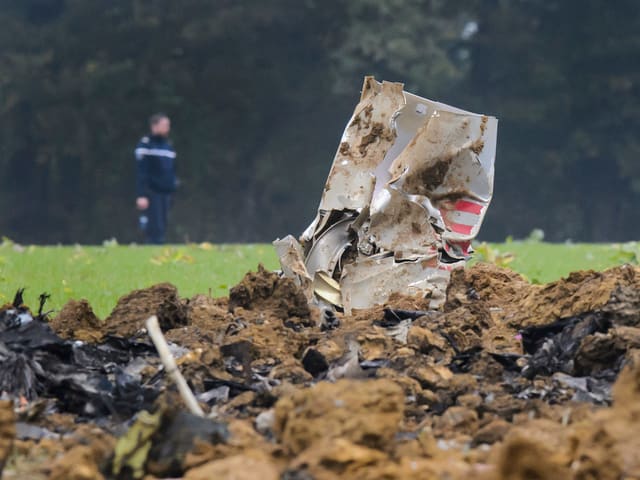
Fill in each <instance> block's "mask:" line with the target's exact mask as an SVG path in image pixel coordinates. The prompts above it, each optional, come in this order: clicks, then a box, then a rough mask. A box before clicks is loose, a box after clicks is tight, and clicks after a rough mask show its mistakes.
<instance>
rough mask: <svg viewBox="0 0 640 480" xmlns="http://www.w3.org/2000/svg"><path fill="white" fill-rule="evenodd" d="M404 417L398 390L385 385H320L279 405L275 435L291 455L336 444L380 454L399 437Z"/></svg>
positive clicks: (346, 382)
mask: <svg viewBox="0 0 640 480" xmlns="http://www.w3.org/2000/svg"><path fill="white" fill-rule="evenodd" d="M403 411H404V395H403V394H402V389H401V388H400V387H399V386H398V385H396V384H395V383H393V382H391V381H389V380H385V379H380V380H371V381H368V382H358V381H349V380H340V381H338V382H336V383H334V384H332V383H326V382H322V383H319V384H317V385H315V386H313V387H312V388H310V389H306V390H298V391H296V392H293V394H292V395H289V396H286V397H284V398H281V399H280V400H279V401H278V403H277V404H276V406H275V434H276V437H277V438H278V440H279V441H280V442H281V443H282V445H283V447H284V448H285V449H286V450H287V451H288V452H290V453H292V454H294V455H295V454H299V453H300V452H302V451H304V450H306V449H312V450H313V448H314V445H315V444H316V443H317V442H320V441H331V440H333V439H336V438H343V439H346V440H349V441H350V442H352V443H355V444H357V445H362V446H365V447H370V448H377V449H385V448H387V447H388V446H389V445H390V444H391V443H392V441H393V438H394V436H395V434H396V433H397V431H398V428H399V425H400V421H401V420H402V416H403ZM372 417H373V418H375V419H376V421H375V422H372V421H371V418H372Z"/></svg>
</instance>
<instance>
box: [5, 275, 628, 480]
mask: <svg viewBox="0 0 640 480" xmlns="http://www.w3.org/2000/svg"><path fill="white" fill-rule="evenodd" d="M638 273H639V270H638V269H637V268H634V267H630V266H624V267H619V268H614V269H611V270H608V271H606V272H578V273H575V274H572V275H570V276H569V277H568V278H566V279H562V280H559V281H557V282H553V283H550V284H548V285H531V284H529V283H528V282H527V281H525V280H524V279H523V278H522V277H521V276H519V275H517V274H515V273H513V272H510V271H508V270H503V269H499V268H497V267H495V266H492V265H486V264H478V265H475V266H473V267H472V268H469V269H467V270H456V271H454V272H453V275H452V279H451V283H450V285H449V288H448V292H447V301H446V304H445V306H444V308H443V310H442V311H438V312H426V311H424V310H425V309H426V307H427V305H428V300H425V299H420V298H415V297H402V296H395V297H394V298H392V299H391V300H390V301H389V302H388V303H387V305H383V306H380V307H376V308H373V309H370V310H363V311H356V312H354V313H353V315H350V316H345V315H342V314H341V313H336V315H335V316H333V317H332V316H330V315H329V316H326V315H324V316H323V314H322V312H320V311H318V310H316V309H315V308H313V307H311V308H310V307H309V306H308V304H307V302H306V299H305V298H304V295H302V292H300V290H299V289H297V288H296V286H295V285H294V284H293V283H292V282H291V281H290V280H287V279H283V278H281V277H279V276H278V275H277V274H275V273H273V272H268V271H266V270H264V269H263V268H260V269H259V270H258V272H253V273H249V274H247V276H246V277H245V278H244V279H243V280H242V281H241V282H240V284H239V285H237V286H236V287H234V288H232V289H231V292H230V297H229V299H226V298H221V299H212V298H210V297H207V296H204V295H198V296H195V297H193V298H191V299H188V300H187V299H181V298H180V297H179V296H178V293H177V291H176V289H175V287H173V286H171V285H167V284H161V285H156V286H154V287H151V288H149V289H144V290H139V291H135V292H132V293H131V294H129V295H127V296H125V297H122V298H121V299H120V301H119V302H118V305H117V306H116V308H115V309H114V311H113V312H112V314H111V315H110V316H109V317H108V318H107V319H106V320H105V321H104V323H100V322H98V320H97V319H96V318H95V315H93V314H92V312H91V309H90V306H89V305H88V304H87V303H86V302H70V303H69V305H67V306H66V307H65V308H64V309H63V310H62V311H61V312H60V314H59V315H58V317H56V318H55V319H54V320H52V322H51V326H52V328H53V329H54V331H56V332H57V333H58V334H59V335H62V336H64V337H65V338H70V339H83V340H91V341H95V342H97V343H96V345H101V344H100V342H101V341H104V339H107V338H109V337H106V335H107V334H108V335H118V336H124V337H128V336H134V335H135V336H137V337H136V341H137V342H138V343H140V342H145V341H146V340H145V336H144V335H140V333H141V331H142V329H143V327H144V321H145V320H146V318H147V317H148V316H150V315H158V316H159V318H160V319H161V323H162V326H163V329H164V330H165V335H166V338H167V339H168V340H169V341H171V342H173V343H175V344H176V347H174V348H175V352H176V353H175V354H176V355H177V356H178V357H179V358H178V364H179V367H180V369H181V371H182V372H183V373H184V375H185V376H186V378H187V380H188V382H189V383H190V386H191V388H192V389H193V390H194V393H195V394H196V395H197V396H198V398H199V400H200V403H201V404H202V406H203V408H204V409H205V410H207V411H211V412H213V414H214V415H215V418H216V420H217V421H221V422H224V423H226V424H228V430H229V432H230V436H229V439H228V440H227V441H226V442H222V443H216V444H214V443H207V442H196V443H195V444H194V445H195V446H191V444H189V445H190V446H189V449H190V450H189V452H188V453H187V454H186V456H184V458H183V460H182V464H181V466H180V468H181V469H182V472H181V473H182V474H184V478H188V479H192V480H196V479H200V478H213V477H220V478H222V477H225V478H239V479H244V478H256V477H260V476H263V477H264V478H274V479H275V478H281V479H288V480H293V479H305V480H307V479H317V480H321V479H333V478H354V479H377V478H385V479H390V480H394V479H415V478H418V479H445V478H446V479H452V480H458V479H460V480H461V479H467V478H479V479H485V480H525V479H527V480H529V479H574V480H585V479H590V478H593V479H595V478H601V479H619V478H640V461H639V460H638V456H637V452H638V451H640V443H639V441H638V438H637V435H635V431H636V430H637V428H638V427H639V426H640V425H638V422H639V421H640V420H639V419H640V407H638V405H640V276H639V275H638ZM103 337H104V339H103V340H101V339H102V338H103ZM178 347H181V348H178ZM136 348H141V347H140V346H139V345H138V346H137V347H136ZM0 353H1V352H0ZM145 362H146V363H145V364H144V365H142V366H140V367H139V368H137V369H134V367H136V363H135V359H134V362H133V363H132V364H131V365H133V366H131V367H127V368H131V369H133V370H131V371H135V372H138V373H136V374H137V375H139V376H140V378H141V382H142V384H143V385H144V386H145V387H146V388H147V389H149V388H151V389H156V390H157V391H159V392H164V391H166V390H168V391H170V390H172V387H171V386H170V383H169V382H168V381H167V379H166V376H165V374H164V372H163V370H162V368H161V367H160V365H159V363H158V362H157V361H153V360H148V359H147V360H145ZM105 368H107V367H105ZM620 372H622V373H620ZM616 379H617V381H616ZM612 386H613V388H612ZM131 388H133V387H131ZM134 391H135V390H134ZM54 394H55V395H58V397H55V402H56V403H55V404H54V407H53V408H54V409H62V408H63V406H64V397H63V396H62V395H61V394H58V393H57V392H54ZM163 398H164V402H165V403H166V402H169V403H171V405H175V408H176V409H179V408H181V405H180V402H179V401H178V400H176V397H174V396H163ZM42 401H47V400H46V399H44V400H42ZM27 410H28V411H32V413H31V414H29V415H28V416H27V415H26V414H24V413H22V414H21V415H22V418H23V419H24V420H23V421H24V423H26V424H29V425H35V426H41V427H43V428H47V430H51V429H53V430H56V432H57V433H58V434H63V435H65V437H64V438H66V439H67V440H64V441H63V440H62V438H60V439H58V440H51V439H41V440H38V441H36V440H33V439H29V438H25V437H24V435H25V434H24V432H22V433H20V432H18V436H19V437H20V436H21V435H22V436H21V437H20V438H21V440H20V442H22V443H21V445H22V447H23V448H21V450H20V452H19V454H17V455H14V459H16V460H19V459H22V463H20V462H17V463H16V462H14V463H12V464H11V465H12V467H11V468H13V469H14V473H15V472H21V473H24V471H25V470H24V468H25V467H24V465H25V464H26V465H29V466H30V468H31V470H30V471H29V472H30V473H33V472H36V473H39V474H41V473H42V472H44V473H46V474H50V473H52V470H51V468H52V467H51V466H50V464H49V463H48V460H49V459H51V458H53V457H54V456H55V455H56V454H57V453H56V454H54V453H51V454H49V455H48V456H47V455H45V454H43V453H42V452H43V450H38V449H35V445H36V444H38V445H40V446H42V445H46V442H57V443H55V445H58V446H60V445H61V444H62V445H63V448H62V451H64V452H65V454H64V455H63V456H62V457H60V458H59V459H58V460H57V461H56V463H55V464H54V467H53V468H54V471H55V473H56V474H57V475H58V478H62V477H60V475H62V476H64V475H67V476H68V478H84V477H82V476H81V475H85V476H86V475H95V476H96V478H99V476H98V475H104V476H107V474H108V472H109V461H110V460H109V458H110V456H109V452H110V449H112V445H111V444H110V443H109V441H105V442H104V443H105V444H106V445H107V448H106V450H107V452H106V453H105V451H96V450H92V449H91V448H93V447H91V448H90V449H87V448H88V445H89V446H90V445H91V444H90V443H87V442H86V441H82V440H79V439H78V438H79V437H77V436H74V432H77V430H78V428H79V427H78V424H74V423H73V422H69V421H68V420H69V419H68V418H67V420H66V421H65V422H57V423H56V422H55V421H53V420H52V419H53V416H52V415H48V414H44V413H43V412H44V411H45V410H44V409H40V410H37V409H36V408H35V405H29V406H28V408H27ZM33 412H35V413H33ZM71 418H72V419H73V418H75V419H76V420H77V421H78V422H79V424H80V425H81V424H84V425H85V426H86V425H88V426H90V428H94V429H97V430H98V431H100V432H103V435H105V438H111V435H115V436H121V435H122V434H123V428H122V424H120V423H114V422H113V421H112V418H113V417H112V416H109V415H107V416H104V415H103V416H101V417H99V418H91V417H86V416H85V417H84V418H81V417H73V416H71ZM10 423H11V422H10ZM98 425H99V426H98ZM1 428H2V420H1V417H0V432H1V431H2V430H1ZM21 428H22V427H21ZM184 434H185V433H184V432H182V433H181V434H180V437H176V438H175V442H176V444H178V443H179V444H180V445H183V441H184V438H183V436H182V435H184ZM186 435H187V437H188V431H187V432H186ZM1 439H2V434H1V433H0V447H1V446H2V443H1V442H2V440H1ZM65 442H66V443H65ZM27 445H30V446H32V447H34V450H33V453H29V451H28V450H27V448H26V446H27ZM155 448H157V446H156V447H155ZM164 448H166V444H165V446H164ZM176 448H177V447H176ZM51 451H52V452H54V451H56V452H59V451H60V449H58V450H53V449H52V450H51ZM152 451H153V450H152ZM36 452H37V454H36ZM0 453H2V449H1V448H0ZM0 458H1V457H0ZM15 465H22V467H20V468H23V470H19V468H18V467H16V466H15ZM73 465H76V466H78V467H77V468H72V466H73ZM150 465H151V464H148V465H147V467H148V468H147V474H149V472H150V471H151V470H149V468H151V467H150ZM80 466H82V468H80ZM153 468H154V470H153V472H154V474H156V475H160V474H161V473H163V472H162V471H160V470H156V469H158V468H159V467H158V466H157V462H156V464H154V467H153ZM16 469H18V470H16ZM73 472H79V473H77V475H80V476H77V477H73V475H76V473H73ZM83 472H84V473H83ZM165 473H166V472H165ZM173 473H175V472H173ZM34 478H37V477H34ZM146 478H153V477H150V476H147V477H146Z"/></svg>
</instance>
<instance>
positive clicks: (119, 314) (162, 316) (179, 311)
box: [105, 283, 189, 337]
mask: <svg viewBox="0 0 640 480" xmlns="http://www.w3.org/2000/svg"><path fill="white" fill-rule="evenodd" d="M152 315H156V316H157V317H158V322H159V323H160V328H162V330H170V329H172V328H176V327H180V326H182V325H187V323H188V321H189V320H188V317H187V309H186V306H185V305H184V303H183V302H182V301H181V300H180V297H179V296H178V289H177V288H176V287H175V286H174V285H171V284H169V283H160V284H158V285H153V286H151V287H149V288H143V289H141V290H134V291H133V292H131V293H129V294H127V295H124V296H123V297H121V298H120V299H119V300H118V303H117V304H116V307H115V308H114V309H113V311H112V312H111V314H110V315H109V316H108V317H107V318H106V320H105V324H106V327H105V331H106V333H109V334H114V335H120V336H123V337H130V336H133V335H135V334H136V333H138V332H140V330H142V328H144V322H145V321H146V320H147V319H148V318H149V317H151V316H152Z"/></svg>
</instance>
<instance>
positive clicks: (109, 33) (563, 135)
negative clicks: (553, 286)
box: [0, 0, 640, 243]
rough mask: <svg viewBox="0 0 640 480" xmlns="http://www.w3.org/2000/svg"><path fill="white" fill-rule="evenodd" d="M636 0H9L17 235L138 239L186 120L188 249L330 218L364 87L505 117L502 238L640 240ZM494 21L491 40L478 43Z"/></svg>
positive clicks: (1, 91)
mask: <svg viewBox="0 0 640 480" xmlns="http://www.w3.org/2000/svg"><path fill="white" fill-rule="evenodd" d="M639 12H640V8H638V5H637V2H636V1H635V0H619V1H616V2H604V1H597V0H582V1H578V0H562V1H561V0H556V1H553V0H512V1H506V0H482V1H481V0H462V1H460V2H446V1H444V0H348V1H347V0H336V1H330V2H321V1H319V0H271V1H264V0H246V1H243V2H238V1H233V0H181V1H179V2H176V1H172V0H110V1H109V2H97V1H87V0H3V1H2V2H1V3H0V22H1V24H2V26H3V28H2V29H0V126H1V128H0V168H1V169H2V170H1V171H2V172H3V175H2V177H0V182H2V183H1V188H0V205H2V207H3V208H2V210H3V212H4V214H3V215H2V216H0V233H2V234H4V235H7V236H10V237H12V238H14V239H16V240H18V241H21V242H34V243H54V242H83V243H90V242H100V241H102V240H103V239H105V238H109V237H114V236H115V237H117V238H118V239H119V240H120V241H131V240H134V239H136V238H137V236H136V228H135V225H136V212H135V211H134V209H133V205H134V199H133V195H134V193H133V171H134V159H133V148H134V146H135V144H136V142H137V140H138V139H139V137H140V136H141V135H143V134H144V133H145V129H146V119H147V117H148V115H149V114H151V113H153V112H155V111H166V112H167V113H169V114H170V116H171V117H172V119H173V123H174V135H173V140H174V143H175V146H176V149H177V151H178V154H179V158H178V161H179V164H178V165H179V175H180V177H181V179H182V188H181V190H180V192H179V194H178V195H177V197H176V202H175V209H174V211H173V216H172V231H171V239H172V240H174V241H183V240H185V239H187V240H194V241H198V240H205V239H207V240H213V241H266V240H271V239H272V238H274V237H276V236H278V235H283V234H285V233H289V232H295V233H297V232H299V231H300V230H301V229H302V228H303V227H304V226H305V224H306V223H307V222H308V221H310V219H311V218H312V216H313V215H314V213H315V212H314V210H315V208H316V206H317V201H318V200H319V196H320V193H321V189H322V186H323V184H324V180H325V176H326V173H327V171H328V169H329V166H330V163H331V161H332V159H333V155H334V152H335V148H336V146H337V144H338V141H339V137H340V134H341V132H342V128H343V126H344V123H345V122H346V120H347V118H348V116H349V115H350V113H351V110H352V108H353V105H354V103H355V101H356V100H357V98H358V89H359V86H360V82H361V78H362V76H363V75H365V74H375V75H376V76H377V77H378V78H385V79H389V80H396V81H403V82H405V83H406V84H407V87H408V88H410V89H412V90H413V91H415V92H416V93H419V94H421V95H424V96H428V97H431V98H436V99H439V100H443V101H446V102H450V103H454V104H456V105H458V106H461V107H463V108H468V109H475V110H478V111H482V112H486V113H491V114H494V115H496V116H498V117H499V118H500V131H499V152H498V158H497V165H496V166H497V177H496V194H495V200H494V204H493V205H492V207H491V209H490V213H489V215H488V218H487V223H486V228H485V229H484V230H483V236H484V237H485V238H492V239H501V238H504V236H506V235H508V234H512V235H515V236H524V235H526V234H527V233H528V232H529V231H530V230H531V229H532V228H534V227H540V228H543V229H544V230H545V232H546V234H547V238H551V239H555V240H563V239H565V238H573V239H576V240H620V239H627V238H632V237H637V236H638V235H639V233H640V224H639V223H638V222H636V221H635V219H636V218H637V215H636V211H635V210H636V208H635V207H636V205H637V204H638V200H640V161H639V160H638V157H639V156H640V140H638V132H639V131H640V128H639V127H640V105H639V102H638V100H639V99H640V70H639V69H638V65H640V58H639V56H640V13H639ZM475 25H477V32H475V28H472V27H474V26H475Z"/></svg>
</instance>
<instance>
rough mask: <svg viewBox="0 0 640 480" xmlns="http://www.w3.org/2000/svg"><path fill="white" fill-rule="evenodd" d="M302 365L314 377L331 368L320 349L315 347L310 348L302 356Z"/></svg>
mask: <svg viewBox="0 0 640 480" xmlns="http://www.w3.org/2000/svg"><path fill="white" fill-rule="evenodd" d="M302 366H303V367H304V369H305V370H306V371H307V372H309V373H310V374H311V375H313V376H314V377H318V376H320V375H321V374H323V373H325V372H327V371H328V370H329V362H328V361H327V359H326V358H325V357H324V355H322V354H321V353H320V352H319V351H317V350H316V349H314V348H310V349H308V350H307V352H306V353H305V354H304V357H302Z"/></svg>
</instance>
